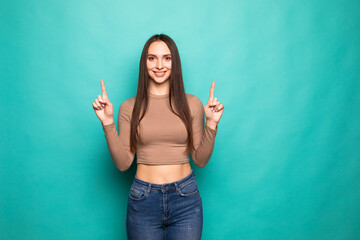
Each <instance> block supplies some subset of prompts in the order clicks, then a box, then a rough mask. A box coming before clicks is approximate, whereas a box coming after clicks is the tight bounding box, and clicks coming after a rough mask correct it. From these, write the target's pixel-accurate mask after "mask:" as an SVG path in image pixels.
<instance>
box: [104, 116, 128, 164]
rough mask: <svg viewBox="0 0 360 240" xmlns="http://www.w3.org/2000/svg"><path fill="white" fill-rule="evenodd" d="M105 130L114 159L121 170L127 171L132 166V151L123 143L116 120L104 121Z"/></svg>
mask: <svg viewBox="0 0 360 240" xmlns="http://www.w3.org/2000/svg"><path fill="white" fill-rule="evenodd" d="M103 130H104V133H105V138H106V143H107V146H108V149H109V153H110V156H111V158H112V160H113V161H114V163H115V165H116V167H117V168H118V169H119V170H120V171H126V170H127V169H128V168H129V167H130V166H131V163H132V160H133V158H132V157H133V155H132V153H131V152H130V151H129V149H126V147H125V146H124V145H123V144H122V142H121V140H120V137H119V135H118V133H117V131H116V126H115V123H114V122H112V123H110V124H108V123H104V124H103Z"/></svg>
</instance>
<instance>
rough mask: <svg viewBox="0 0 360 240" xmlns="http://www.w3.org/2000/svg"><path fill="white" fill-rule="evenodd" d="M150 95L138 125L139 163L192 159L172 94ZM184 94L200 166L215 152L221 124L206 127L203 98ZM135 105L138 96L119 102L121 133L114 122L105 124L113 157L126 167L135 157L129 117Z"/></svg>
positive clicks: (107, 140)
mask: <svg viewBox="0 0 360 240" xmlns="http://www.w3.org/2000/svg"><path fill="white" fill-rule="evenodd" d="M148 95H149V102H148V109H147V111H146V113H145V116H144V118H143V119H142V120H141V121H140V123H139V125H140V128H138V131H139V134H140V138H141V140H142V143H140V142H137V145H136V147H137V151H136V154H137V163H143V164H151V165H164V164H181V163H187V162H189V154H188V153H186V148H187V135H188V134H187V130H186V127H185V124H184V123H183V121H182V120H181V119H180V118H179V117H178V116H177V115H175V114H174V113H173V112H172V111H171V109H170V104H169V99H168V98H169V94H165V95H155V94H152V93H150V92H148ZM185 95H186V99H187V102H188V105H189V108H190V114H191V116H192V117H193V121H192V130H193V142H194V147H195V149H196V150H195V151H191V157H192V159H193V161H194V163H195V164H196V165H197V166H200V167H204V166H205V165H206V164H207V163H208V161H209V159H210V157H211V155H212V152H213V149H214V144H215V136H216V133H217V130H218V127H217V126H216V129H212V128H210V127H208V126H207V125H205V127H204V108H203V105H202V102H201V100H200V99H199V98H197V97H196V96H195V95H192V94H187V93H186V94H185ZM134 105H135V96H134V97H132V98H129V99H126V100H125V101H124V102H123V103H122V104H121V105H120V109H119V115H118V128H119V134H118V133H117V131H116V126H115V123H112V124H108V125H102V126H103V130H104V134H105V138H106V142H107V146H108V148H109V152H110V156H111V158H112V159H113V161H114V162H115V164H116V165H117V167H118V168H119V167H120V166H122V168H123V169H125V170H126V169H127V168H129V167H130V165H131V164H132V162H133V160H134V153H132V152H131V151H130V129H131V125H130V123H131V121H130V120H131V116H132V110H133V108H134ZM124 166H126V167H124ZM119 169H120V168H119Z"/></svg>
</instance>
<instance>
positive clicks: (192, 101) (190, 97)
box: [185, 93, 203, 113]
mask: <svg viewBox="0 0 360 240" xmlns="http://www.w3.org/2000/svg"><path fill="white" fill-rule="evenodd" d="M185 95H186V99H187V102H188V105H189V108H190V111H191V112H192V113H194V112H199V111H202V110H203V104H202V102H201V100H200V99H199V98H198V97H197V96H195V95H194V94H190V93H186V94H185Z"/></svg>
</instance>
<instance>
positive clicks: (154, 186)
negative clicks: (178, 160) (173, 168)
mask: <svg viewBox="0 0 360 240" xmlns="http://www.w3.org/2000/svg"><path fill="white" fill-rule="evenodd" d="M191 179H195V172H194V171H193V170H192V169H191V170H190V173H189V174H187V175H186V176H185V177H183V178H181V179H179V180H177V181H173V182H169V183H152V182H148V181H144V180H141V179H139V178H138V177H137V176H135V177H134V181H133V182H134V183H136V184H138V185H141V186H144V187H149V186H151V188H152V189H157V190H161V189H176V188H177V187H178V186H181V185H182V184H184V183H185V182H188V181H190V180H191Z"/></svg>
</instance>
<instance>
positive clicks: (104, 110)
mask: <svg viewBox="0 0 360 240" xmlns="http://www.w3.org/2000/svg"><path fill="white" fill-rule="evenodd" d="M100 84H101V91H102V94H103V96H101V95H98V96H97V99H95V101H94V102H93V104H92V105H93V108H94V110H95V113H96V116H97V117H98V118H99V119H100V121H101V123H102V124H103V125H106V124H109V123H112V122H114V118H113V114H114V111H113V105H112V103H111V102H110V100H109V98H108V96H107V94H106V89H105V83H104V81H103V80H102V79H101V80H100Z"/></svg>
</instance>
